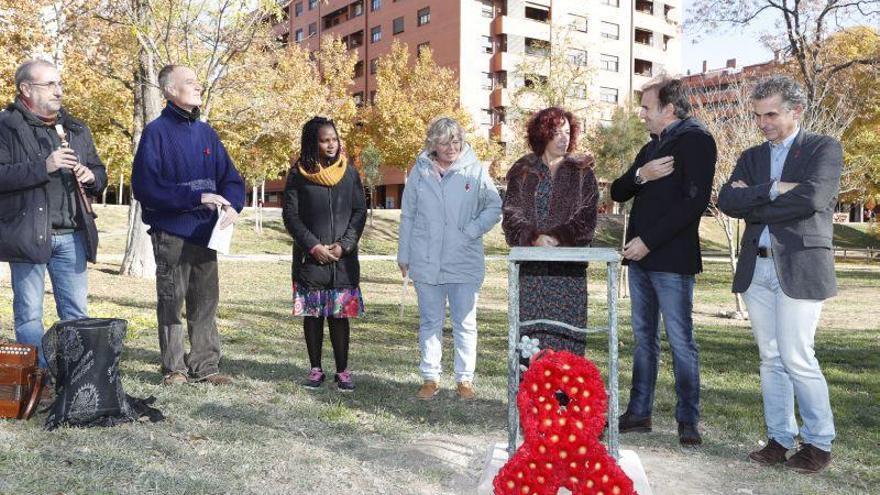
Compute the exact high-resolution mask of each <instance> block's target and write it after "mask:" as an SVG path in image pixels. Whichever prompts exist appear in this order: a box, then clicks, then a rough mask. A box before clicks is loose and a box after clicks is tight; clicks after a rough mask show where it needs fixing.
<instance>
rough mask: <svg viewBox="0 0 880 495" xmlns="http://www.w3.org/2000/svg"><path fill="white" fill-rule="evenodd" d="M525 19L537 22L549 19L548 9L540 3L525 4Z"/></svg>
mask: <svg viewBox="0 0 880 495" xmlns="http://www.w3.org/2000/svg"><path fill="white" fill-rule="evenodd" d="M526 19H531V20H533V21H538V22H549V21H550V9H548V8H547V7H543V6H540V5H528V4H527V5H526Z"/></svg>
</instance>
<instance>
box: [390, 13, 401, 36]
mask: <svg viewBox="0 0 880 495" xmlns="http://www.w3.org/2000/svg"><path fill="white" fill-rule="evenodd" d="M391 27H392V31H394V34H400V33H402V32H403V17H398V18H397V19H394V21H392V23H391Z"/></svg>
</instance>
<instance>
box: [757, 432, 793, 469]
mask: <svg viewBox="0 0 880 495" xmlns="http://www.w3.org/2000/svg"><path fill="white" fill-rule="evenodd" d="M787 452H788V449H787V448H785V446H784V445H782V444H781V443H779V442H777V441H776V440H773V439H772V438H771V439H770V440H769V441H767V445H766V446H764V448H763V449H761V450H756V451H754V452H750V453H749V459H750V460H751V461H752V462H757V463H758V464H763V465H765V466H775V465H776V464H782V463H783V462H785V454H786V453H787Z"/></svg>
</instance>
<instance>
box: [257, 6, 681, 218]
mask: <svg viewBox="0 0 880 495" xmlns="http://www.w3.org/2000/svg"><path fill="white" fill-rule="evenodd" d="M680 5H681V0H529V1H525V0H329V1H320V0H292V1H291V2H290V3H289V4H288V5H287V9H288V12H289V17H288V19H287V20H286V23H285V24H284V25H280V26H277V27H276V28H277V30H278V33H279V36H280V37H283V38H284V39H287V40H288V41H289V42H290V43H299V44H300V45H301V46H303V47H305V48H307V49H312V50H313V49H317V48H318V47H319V44H320V43H321V37H322V36H323V35H325V34H330V35H334V36H336V37H338V38H340V39H342V40H343V41H344V42H345V43H346V44H347V45H348V47H349V48H350V49H351V50H354V51H356V52H357V55H358V63H357V65H356V67H355V77H354V81H353V84H352V89H351V91H352V93H353V95H354V96H355V98H356V100H357V101H359V102H360V103H361V104H369V103H370V101H371V100H372V99H373V98H374V97H375V92H376V67H377V62H378V59H379V57H381V56H382V55H384V54H386V53H388V52H389V51H390V47H391V42H392V40H395V39H398V40H400V41H401V42H404V43H406V44H407V45H408V47H409V49H410V50H411V52H412V54H413V55H416V54H417V53H418V51H419V50H421V49H422V48H424V47H430V48H431V50H432V52H433V55H434V60H435V61H436V62H437V63H438V64H439V65H441V66H444V67H448V68H450V69H452V70H453V71H455V73H456V75H457V77H458V81H459V93H460V98H459V102H458V103H459V104H460V105H461V106H462V107H463V108H465V109H466V110H467V111H468V112H469V113H470V114H471V116H472V118H473V121H474V123H476V124H477V125H478V126H479V128H480V129H481V131H482V132H484V133H485V135H486V136H492V137H494V138H495V139H498V140H500V141H501V142H506V141H508V140H510V139H512V135H511V130H510V127H509V126H508V124H507V122H506V110H507V107H508V106H509V105H510V94H511V92H512V91H515V89H516V88H517V87H518V86H519V85H522V84H524V83H525V81H524V79H523V77H522V75H521V74H519V73H518V71H517V70H516V68H517V66H518V65H519V64H520V62H521V61H522V60H523V58H524V57H541V56H546V55H547V50H553V46H552V44H551V45H550V46H549V47H548V44H549V43H550V41H551V40H552V39H554V36H553V30H554V29H557V30H558V29H565V30H566V31H567V32H568V33H569V40H570V42H571V46H570V51H571V53H570V54H569V56H570V57H571V59H572V60H577V61H578V63H583V64H586V65H588V66H590V67H591V68H592V69H593V74H594V76H593V77H592V81H591V87H590V88H585V91H584V96H585V98H589V101H590V102H591V103H594V104H595V105H596V106H597V107H600V108H601V109H602V111H601V112H599V114H600V116H601V117H600V118H608V117H610V115H611V112H612V111H613V108H614V107H615V106H617V105H623V104H626V102H628V101H630V98H631V97H632V96H633V95H634V93H635V92H637V91H638V90H639V88H640V87H641V86H642V85H643V84H644V83H645V82H647V81H648V80H650V79H651V78H652V77H654V76H655V75H657V74H659V73H661V72H667V73H670V74H677V73H678V72H680V67H681V45H680V38H681V37H680V27H679V20H678V19H679V18H680V13H679V10H680ZM383 172H384V173H383V175H384V180H383V185H382V187H380V190H379V191H378V194H377V196H378V197H377V200H378V204H380V205H383V206H385V207H388V208H397V207H399V205H400V197H401V194H402V189H403V183H404V174H403V172H401V171H400V169H399V168H388V169H386V170H384V171H383ZM268 189H269V190H270V191H271V190H272V189H274V188H273V187H272V186H270V187H269V188H268ZM275 202H276V201H275V198H274V197H273V196H272V195H271V194H270V197H269V198H267V204H270V205H271V204H274V203H275Z"/></svg>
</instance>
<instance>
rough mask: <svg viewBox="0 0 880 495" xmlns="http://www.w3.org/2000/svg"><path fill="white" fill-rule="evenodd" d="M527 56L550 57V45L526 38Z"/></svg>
mask: <svg viewBox="0 0 880 495" xmlns="http://www.w3.org/2000/svg"><path fill="white" fill-rule="evenodd" d="M526 55H534V56H536V57H549V56H550V44H549V43H547V42H546V41H542V40H538V39H535V38H526Z"/></svg>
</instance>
